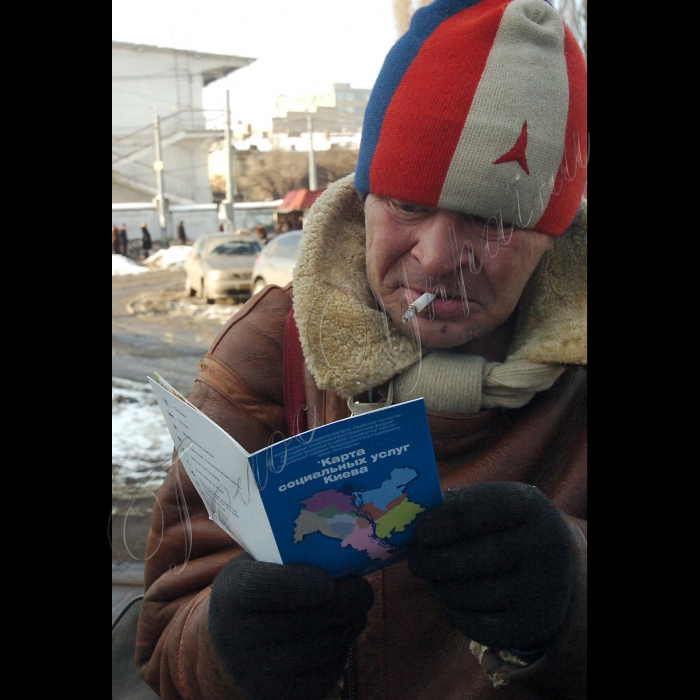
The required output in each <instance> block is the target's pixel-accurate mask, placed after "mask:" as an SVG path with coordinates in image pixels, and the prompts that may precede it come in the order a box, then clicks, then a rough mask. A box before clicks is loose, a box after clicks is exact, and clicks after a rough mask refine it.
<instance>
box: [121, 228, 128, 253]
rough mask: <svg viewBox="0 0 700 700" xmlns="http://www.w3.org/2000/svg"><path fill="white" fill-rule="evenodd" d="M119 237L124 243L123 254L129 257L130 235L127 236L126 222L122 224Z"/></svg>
mask: <svg viewBox="0 0 700 700" xmlns="http://www.w3.org/2000/svg"><path fill="white" fill-rule="evenodd" d="M119 238H120V239H121V244H122V250H121V253H122V255H126V256H127V257H129V236H127V234H126V224H122V227H121V229H120V231H119Z"/></svg>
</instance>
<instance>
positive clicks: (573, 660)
mask: <svg viewBox="0 0 700 700" xmlns="http://www.w3.org/2000/svg"><path fill="white" fill-rule="evenodd" d="M562 515H564V514H562ZM564 519H565V520H566V522H567V525H568V526H569V531H570V533H571V538H572V542H573V545H574V590H573V594H572V599H571V605H570V607H569V612H568V614H567V616H566V619H565V620H564V624H563V625H562V627H561V629H560V630H559V632H558V633H557V635H556V637H555V639H554V642H553V643H552V645H551V647H550V648H549V649H548V650H547V652H546V653H545V654H544V656H542V657H541V658H540V659H538V660H537V661H535V662H534V663H531V664H528V663H526V662H525V661H523V660H522V659H519V658H518V657H517V656H515V655H513V654H510V653H509V652H507V651H503V650H497V649H492V648H490V647H486V646H484V645H482V644H478V643H476V642H472V643H471V647H470V648H471V650H472V653H473V654H474V655H475V656H476V657H477V658H478V659H479V663H480V664H481V665H482V667H483V668H484V670H485V671H486V673H487V675H488V676H489V678H490V679H491V682H492V683H493V685H494V687H496V688H498V687H501V686H506V685H510V684H516V685H534V686H539V687H542V688H547V689H549V690H551V691H553V692H555V693H557V694H560V695H563V696H564V697H567V698H571V699H572V700H583V699H584V698H586V697H587V668H588V667H587V614H588V594H587V550H588V542H587V537H586V532H587V521H585V520H580V519H578V518H573V517H571V516H568V515H564Z"/></svg>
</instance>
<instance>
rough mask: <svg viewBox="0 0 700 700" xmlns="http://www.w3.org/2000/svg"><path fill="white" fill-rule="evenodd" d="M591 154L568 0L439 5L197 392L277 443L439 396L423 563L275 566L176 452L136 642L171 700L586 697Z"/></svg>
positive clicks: (394, 56)
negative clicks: (223, 519) (345, 167)
mask: <svg viewBox="0 0 700 700" xmlns="http://www.w3.org/2000/svg"><path fill="white" fill-rule="evenodd" d="M586 165H587V127H586V67H585V61H584V59H583V56H582V54H581V51H580V49H579V48H578V46H577V44H576V42H575V41H574V39H573V37H572V35H571V33H570V32H569V30H568V28H566V27H565V25H564V24H563V22H562V20H561V18H560V17H559V15H558V14H557V13H556V12H555V11H554V10H553V9H552V7H551V6H550V5H549V4H548V3H546V2H545V1H544V0H480V1H477V0H435V2H433V3H432V4H431V5H429V6H427V7H425V8H423V9H421V10H419V11H418V12H416V14H415V16H414V18H413V21H412V24H411V27H410V29H409V31H408V32H407V34H406V35H405V36H404V37H402V39H401V40H399V42H398V43H397V44H396V46H395V47H394V48H393V49H392V51H391V52H390V53H389V55H388V56H387V59H386V62H385V65H384V67H383V69H382V71H381V73H380V75H379V78H378V79H377V83H376V85H375V87H374V89H373V92H372V96H371V99H370V102H369V105H368V107H367V112H366V116H365V126H364V130H363V138H362V146H361V149H360V156H359V160H358V166H357V171H356V173H355V174H354V175H352V176H349V177H347V178H345V179H343V180H341V181H339V182H337V183H335V184H334V185H333V186H331V187H329V188H328V190H327V191H326V192H325V193H324V194H323V195H322V197H321V198H320V199H319V200H317V202H316V203H315V205H314V207H313V209H312V211H311V213H310V216H309V220H308V225H307V226H306V229H305V234H304V242H303V247H302V250H301V254H300V259H299V262H298V265H297V268H296V271H295V280H294V283H293V285H290V286H288V287H286V288H284V289H280V288H278V287H268V288H266V289H265V290H263V291H262V292H260V293H259V294H257V295H256V296H255V297H253V299H251V300H250V301H249V302H248V304H247V305H246V307H245V308H244V309H243V310H242V311H241V312H239V313H238V314H237V315H236V316H235V317H234V318H233V319H232V320H231V322H230V323H229V325H228V326H227V327H226V328H225V329H224V331H223V332H222V333H221V334H220V335H219V337H218V338H217V340H216V341H215V343H214V345H213V346H212V348H211V349H210V351H209V353H208V354H207V355H206V357H205V358H204V359H203V360H202V363H201V371H200V374H199V377H198V380H197V382H196V384H195V387H194V389H193V391H192V393H191V395H190V397H189V398H190V400H191V401H192V402H193V403H195V404H196V405H197V406H199V407H201V408H202V410H204V411H206V413H207V414H208V415H209V416H211V418H212V419H213V420H215V421H216V422H217V423H219V425H221V426H222V427H223V428H224V429H225V430H226V431H228V432H229V433H230V434H231V435H232V436H234V437H235V438H236V439H237V440H238V441H239V442H240V443H241V444H242V445H243V446H244V447H245V448H246V449H247V450H249V451H251V452H252V451H255V450H258V449H260V448H262V447H265V446H266V445H267V444H268V443H269V442H270V440H271V439H272V440H274V439H275V438H274V436H275V435H279V434H280V433H282V434H285V435H290V434H293V433H295V432H298V431H301V430H304V429H306V428H307V427H308V428H311V427H313V426H316V425H322V424H326V423H329V422H332V421H336V420H340V419H342V418H346V417H347V416H349V415H350V414H351V413H357V412H361V411H371V410H373V409H376V408H380V407H382V406H385V405H388V404H390V403H396V402H400V401H404V400H410V399H412V398H416V397H419V396H422V397H424V398H425V402H426V406H427V408H428V419H429V424H430V431H431V436H432V439H433V447H434V451H435V456H436V460H437V463H438V468H439V472H440V479H441V484H442V487H443V490H444V494H445V499H444V502H443V503H442V504H440V505H439V506H437V507H435V508H432V509H429V510H428V511H426V513H424V514H423V515H422V516H421V518H420V519H419V520H418V523H417V526H416V537H415V540H414V542H413V543H412V544H411V545H410V547H409V549H408V552H407V557H406V560H405V561H401V562H399V563H397V564H394V565H393V566H390V567H388V568H385V569H383V570H381V571H378V572H376V573H373V574H371V575H369V576H366V577H352V576H351V577H347V578H342V579H333V578H332V577H331V576H330V575H329V574H327V573H326V572H325V571H324V570H322V569H320V568H317V567H314V566H311V565H279V564H271V563H265V562H258V561H254V560H252V558H251V557H250V556H249V555H248V554H247V553H244V552H242V551H241V550H240V548H239V547H238V546H237V545H236V543H235V542H233V541H232V540H231V539H230V537H229V536H228V535H227V534H226V533H225V532H224V531H223V530H222V529H220V528H219V527H218V526H217V525H216V524H214V523H213V522H212V521H211V520H209V518H208V516H207V511H206V509H205V508H204V505H203V503H202V502H201V500H200V498H199V496H198V495H197V492H196V490H195V488H194V486H193V485H192V483H191V482H190V481H189V479H188V477H187V475H186V473H185V471H184V469H183V468H182V466H181V465H180V463H179V461H178V460H177V459H176V460H175V461H174V463H173V466H172V468H171V470H170V474H169V476H168V478H167V479H166V482H165V483H164V485H163V487H162V488H161V491H160V492H159V502H160V505H161V506H162V515H163V520H161V514H160V512H157V513H156V514H155V517H154V521H153V526H152V532H151V536H150V539H149V559H148V560H147V565H146V589H147V590H146V596H145V600H144V603H143V607H142V612H141V621H140V628H139V639H138V647H137V664H138V666H139V668H140V671H141V673H142V675H143V677H144V679H146V681H147V682H148V683H149V684H150V685H151V686H152V687H153V688H154V689H155V690H156V691H157V692H158V693H159V695H160V696H161V697H162V698H164V699H166V700H176V699H180V698H188V699H193V700H195V699H196V700H204V699H207V700H208V699H214V698H217V699H229V698H230V699H236V700H239V699H240V700H243V699H248V700H257V699H275V700H281V699H289V700H291V699H296V698H298V699H299V700H301V699H304V700H310V699H318V700H324V699H326V698H355V699H358V698H359V699H361V700H375V699H376V700H379V699H381V700H389V698H397V699H398V698H401V699H402V700H404V699H408V698H420V699H422V700H426V699H428V700H430V699H432V698H435V699H436V700H437V699H439V700H447V699H450V700H451V699H454V700H457V699H464V700H467V699H470V700H475V699H477V698H493V697H500V696H503V697H508V698H523V699H525V698H539V697H541V698H548V699H549V698H582V697H585V695H586V641H585V629H586V625H585V622H586V610H585V600H586V573H585V561H586V560H585V553H586V538H585V531H586V456H585V455H586V451H585V447H586V412H585V411H586V408H585V407H586V403H585V400H586V371H585V368H584V365H585V363H586V273H585V263H586V209H585V200H584V199H583V192H584V188H585V168H586ZM426 294H428V295H429V296H428V297H425V296H424V295H426ZM421 298H423V299H426V300H427V301H428V302H429V303H428V304H427V306H425V308H416V307H414V308H413V310H414V311H416V313H415V314H414V315H413V317H411V313H410V312H409V313H407V311H409V309H410V305H411V304H413V303H414V302H416V301H417V300H419V299H421ZM420 306H421V307H422V306H423V305H422V304H421V305H420ZM277 431H279V432H277ZM185 505H186V511H185V509H184V507H183V506H185ZM185 513H186V514H187V516H188V519H187V518H184V514H185ZM182 518H184V519H182ZM183 523H184V524H183ZM502 686H506V689H505V690H501V689H500V688H501V687H502Z"/></svg>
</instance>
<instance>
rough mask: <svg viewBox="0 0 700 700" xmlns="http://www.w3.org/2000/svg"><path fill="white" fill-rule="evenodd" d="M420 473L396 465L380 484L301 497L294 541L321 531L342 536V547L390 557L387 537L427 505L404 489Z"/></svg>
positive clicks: (402, 527)
mask: <svg viewBox="0 0 700 700" xmlns="http://www.w3.org/2000/svg"><path fill="white" fill-rule="evenodd" d="M417 476H418V474H417V473H416V472H415V471H414V470H413V469H408V468H399V469H394V470H393V471H392V472H391V475H390V477H389V478H388V479H386V480H385V481H384V482H383V483H382V485H381V486H380V487H379V488H376V489H370V490H369V491H354V492H353V493H352V494H344V493H342V492H340V491H337V490H336V489H326V490H324V491H319V492H318V493H315V494H314V495H313V496H312V497H311V498H307V499H306V500H304V501H301V504H302V505H303V506H304V508H303V509H302V510H301V511H300V512H299V516H298V517H297V519H296V521H295V523H294V524H295V529H294V542H295V543H299V542H301V541H302V540H303V538H304V537H305V536H306V535H311V534H313V533H315V532H320V533H321V534H323V535H325V536H326V537H331V538H335V539H339V540H340V546H341V547H351V548H352V549H356V550H357V551H360V552H366V553H367V554H368V556H369V557H370V558H372V559H388V558H389V557H390V556H391V555H392V553H393V547H392V545H391V543H390V542H389V541H388V538H390V537H391V535H392V534H393V533H394V532H403V531H404V530H405V529H406V526H407V525H410V524H411V523H412V522H413V521H414V520H415V518H416V516H417V515H418V514H419V513H422V512H423V511H424V510H425V508H423V507H421V506H420V505H418V504H417V503H414V502H413V501H410V500H409V499H408V496H407V494H406V493H404V491H403V489H404V487H405V486H406V484H407V483H408V482H409V481H412V480H413V479H415V478H416V477H417Z"/></svg>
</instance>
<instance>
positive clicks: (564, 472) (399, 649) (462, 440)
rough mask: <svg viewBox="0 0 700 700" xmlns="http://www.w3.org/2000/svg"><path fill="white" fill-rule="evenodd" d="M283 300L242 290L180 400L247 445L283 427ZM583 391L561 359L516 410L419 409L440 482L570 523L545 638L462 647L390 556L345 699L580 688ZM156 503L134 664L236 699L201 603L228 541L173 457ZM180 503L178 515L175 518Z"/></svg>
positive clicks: (548, 694) (189, 693)
mask: <svg viewBox="0 0 700 700" xmlns="http://www.w3.org/2000/svg"><path fill="white" fill-rule="evenodd" d="M291 305H292V298H291V286H288V287H286V288H285V289H284V290H280V289H279V288H277V287H268V288H266V289H265V290H263V291H262V292H261V293H259V294H258V295H256V296H255V297H253V299H252V300H250V301H249V302H248V304H247V305H246V306H245V307H244V308H243V309H242V310H241V311H240V312H239V313H238V314H237V315H236V316H234V317H233V319H232V320H231V321H230V322H229V324H228V325H227V326H226V327H225V328H224V329H223V330H222V332H221V333H220V334H219V336H218V338H217V339H216V340H215V341H214V343H213V345H212V347H211V349H210V351H209V353H208V354H207V355H206V356H205V357H204V359H203V360H202V361H201V369H200V373H199V377H198V379H197V381H196V383H195V386H194V389H193V391H192V392H191V394H190V397H189V398H190V400H191V401H192V402H193V403H194V404H195V405H196V406H198V407H199V408H200V409H201V410H203V411H204V412H205V413H207V415H209V416H210V417H211V418H212V419H213V420H214V421H216V422H217V423H218V424H219V425H220V426H221V427H223V428H224V429H225V430H226V431H227V432H228V433H230V434H231V435H232V436H234V437H235V438H236V439H237V440H238V441H239V442H240V443H241V444H242V445H243V447H245V449H247V450H248V451H250V452H252V451H255V450H258V449H261V448H263V447H265V446H266V445H267V444H268V440H269V438H270V435H271V434H272V433H274V432H275V431H277V430H279V431H281V432H283V433H285V434H286V423H285V415H284V406H283V384H282V377H281V371H280V368H281V367H282V354H283V338H284V328H285V322H286V319H287V316H288V313H289V311H290V308H291ZM585 399H586V371H585V369H583V368H580V367H573V366H572V367H569V368H568V369H567V370H566V371H565V373H564V374H563V375H562V376H561V377H560V378H559V380H557V382H556V383H555V384H554V386H553V387H552V388H551V389H549V390H548V391H546V392H542V393H540V394H538V395H537V396H536V397H535V398H534V399H533V400H532V401H531V402H530V403H529V404H527V405H526V406H524V407H523V408H520V409H511V410H502V409H491V410H483V411H480V412H479V413H477V414H474V415H466V416H465V415H463V416H457V415H448V414H441V413H436V412H431V411H429V413H428V415H429V423H430V429H431V433H432V436H433V442H434V449H435V456H436V459H437V463H438V467H439V470H440V475H441V480H442V484H443V487H444V488H445V489H448V488H455V487H465V486H470V485H472V484H475V483H478V482H482V481H494V480H506V481H522V482H527V483H530V484H534V485H536V486H538V487H539V488H540V489H541V490H542V491H544V493H546V494H547V495H548V496H549V497H550V498H551V499H552V500H553V502H554V503H555V504H556V506H557V507H558V508H559V510H560V511H561V513H562V514H563V515H564V516H565V518H566V519H567V520H568V522H569V523H570V525H571V532H572V539H573V541H574V542H575V544H576V551H577V557H576V562H577V563H576V569H577V584H576V590H575V594H574V600H573V602H572V606H571V610H570V613H569V617H568V619H567V621H566V623H565V625H564V627H563V629H562V630H561V631H560V633H559V635H558V638H557V641H556V643H555V645H554V647H553V648H552V649H551V650H550V651H548V652H547V654H546V655H545V656H544V657H543V658H541V659H540V660H539V661H537V662H535V663H534V664H532V665H530V666H525V667H521V666H519V665H517V662H516V663H513V662H512V661H510V660H507V658H506V659H504V658H502V657H503V656H504V655H503V654H502V653H501V654H499V652H497V651H495V650H491V649H485V648H483V647H480V646H479V645H474V644H472V648H471V649H470V641H469V640H468V639H467V638H466V637H464V636H463V635H462V634H461V633H460V632H458V631H456V630H454V629H453V628H451V627H450V626H449V625H448V624H447V623H446V621H445V620H444V618H443V615H442V610H441V607H440V605H439V604H438V603H437V602H436V601H434V600H433V599H432V598H429V597H428V596H427V595H426V593H425V590H424V588H423V584H422V583H421V582H420V581H418V580H416V579H415V578H413V577H412V576H411V575H410V573H409V571H408V569H407V567H406V565H405V563H399V564H396V565H394V566H392V567H389V568H388V569H384V570H382V571H379V572H377V573H375V574H372V575H370V576H369V577H368V579H369V581H370V582H371V583H372V586H373V587H374V592H375V604H374V607H373V608H372V610H371V611H370V614H369V622H368V625H367V627H366V628H365V630H364V632H363V633H362V634H361V635H360V637H359V638H358V640H357V643H356V647H355V650H354V655H353V656H354V659H353V663H351V664H349V668H348V671H347V674H349V675H347V677H346V679H345V688H346V690H345V692H346V694H347V693H348V691H351V692H354V693H355V695H354V697H355V698H358V699H361V700H375V699H376V700H380V699H381V700H389V699H392V700H393V699H397V700H398V699H400V700H409V699H410V698H420V699H421V700H431V699H433V698H434V699H435V700H458V699H460V700H477V699H479V700H481V699H486V698H499V699H501V700H506V699H507V700H512V699H515V698H518V699H521V698H522V699H526V698H548V699H549V698H561V697H566V698H582V697H585V695H586V690H585V679H586V646H585V645H586V640H585V629H586V626H585V620H586V610H585V602H586V593H585V591H586V588H585V581H586V576H585V550H586V538H585V532H586V404H585ZM306 400H307V405H308V407H309V410H310V412H311V413H309V414H308V415H312V414H313V410H314V408H315V409H316V411H317V415H318V416H319V419H318V420H319V423H320V424H323V423H328V422H331V421H335V420H338V419H340V418H345V417H347V416H348V415H349V414H348V408H347V403H346V400H345V399H341V398H340V397H339V396H337V395H336V394H334V393H333V392H331V391H320V390H318V389H317V388H316V385H315V382H314V380H313V378H312V377H311V375H310V374H309V373H308V371H307V372H306ZM183 497H184V501H183ZM158 501H159V503H160V506H161V508H162V511H161V510H159V509H157V508H156V509H154V518H153V524H152V530H151V535H150V539H149V545H148V547H149V551H148V555H149V556H150V558H149V559H148V560H147V562H146V581H145V584H146V596H145V599H144V602H143V608H142V612H141V619H140V624H139V633H138V640H137V665H138V667H139V668H140V671H141V673H142V675H143V677H144V679H145V680H146V681H147V682H148V683H149V684H150V685H151V686H152V687H153V688H154V689H155V690H156V692H157V693H159V694H160V696H161V697H162V698H163V699H164V700H180V699H181V698H182V699H185V698H186V699H187V700H214V699H216V700H229V699H231V700H239V699H241V698H243V696H242V694H241V693H240V691H238V690H237V689H236V688H235V687H234V685H233V682H232V680H231V679H230V677H229V676H228V675H227V673H226V671H225V670H224V669H223V667H222V665H221V663H220V661H219V659H218V658H217V655H216V652H215V651H214V648H213V646H212V643H211V639H210V637H209V633H208V608H209V592H210V585H211V583H212V581H213V579H214V577H215V576H216V575H217V574H218V573H219V571H220V570H221V569H222V567H224V566H225V565H226V563H227V562H229V561H230V559H231V558H232V557H234V556H236V555H237V554H238V553H239V552H240V548H239V547H238V546H237V545H236V543H235V542H234V541H233V540H232V539H231V538H230V537H229V536H228V534H226V533H225V532H224V531H223V530H222V529H220V528H219V527H218V526H217V525H216V524H215V523H214V522H213V521H211V520H209V518H208V515H207V511H206V509H205V508H204V505H203V503H202V501H201V499H200V498H199V496H198V494H197V492H196V490H195V488H194V487H193V485H192V483H191V482H190V480H189V478H188V477H187V475H186V473H185V471H184V469H183V468H182V466H181V465H180V463H179V460H177V459H175V460H174V463H173V467H172V468H171V470H170V473H169V475H168V477H167V479H166V481H165V483H164V484H163V486H162V487H161V489H160V491H159V493H158ZM183 503H184V504H186V510H187V514H188V515H189V522H185V523H184V524H183V520H182V515H183V511H184V508H183V507H182V504H183ZM161 513H162V520H161ZM478 656H481V659H480V660H479V659H478ZM516 661H517V660H516ZM499 686H500V687H499ZM495 687H498V689H497V690H496V689H495ZM348 697H351V696H350V695H348Z"/></svg>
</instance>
